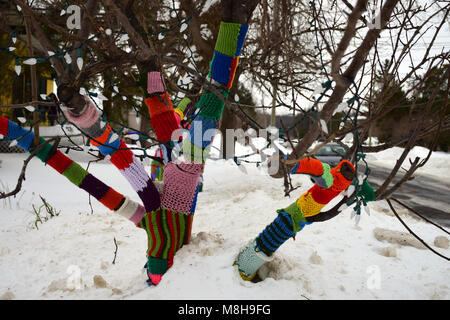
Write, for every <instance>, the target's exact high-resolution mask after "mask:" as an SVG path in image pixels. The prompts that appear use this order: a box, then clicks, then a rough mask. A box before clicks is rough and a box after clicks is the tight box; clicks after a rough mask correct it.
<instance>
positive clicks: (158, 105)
mask: <svg viewBox="0 0 450 320" xmlns="http://www.w3.org/2000/svg"><path fill="white" fill-rule="evenodd" d="M145 104H146V105H147V108H148V112H149V114H150V118H153V117H155V116H157V115H158V114H161V113H163V112H166V111H168V110H172V109H173V104H172V101H171V100H170V97H169V95H168V94H167V93H164V94H161V95H159V96H154V97H149V98H147V99H145Z"/></svg>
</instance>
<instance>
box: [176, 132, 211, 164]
mask: <svg viewBox="0 0 450 320" xmlns="http://www.w3.org/2000/svg"><path fill="white" fill-rule="evenodd" d="M210 150H211V146H210V145H209V146H208V147H206V148H202V147H200V146H197V145H196V144H194V143H192V142H191V140H190V139H189V137H187V138H186V139H184V140H183V145H182V147H181V153H182V154H183V156H184V157H185V158H186V159H188V161H190V162H194V163H198V164H201V163H205V161H206V159H207V158H208V155H209V152H210Z"/></svg>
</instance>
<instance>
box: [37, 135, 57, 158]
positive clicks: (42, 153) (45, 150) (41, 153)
mask: <svg viewBox="0 0 450 320" xmlns="http://www.w3.org/2000/svg"><path fill="white" fill-rule="evenodd" d="M39 142H40V143H41V144H42V143H44V142H45V139H44V138H42V137H40V138H39ZM52 148H53V145H52V144H51V143H47V144H46V145H45V146H43V147H42V148H41V149H40V150H39V151H38V152H37V153H36V157H38V158H39V159H41V161H42V162H46V160H47V157H48V154H49V153H50V151H51V150H52Z"/></svg>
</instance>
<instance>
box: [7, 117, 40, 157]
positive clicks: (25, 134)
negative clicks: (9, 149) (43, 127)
mask: <svg viewBox="0 0 450 320" xmlns="http://www.w3.org/2000/svg"><path fill="white" fill-rule="evenodd" d="M8 138H9V139H11V140H17V145H18V146H19V147H21V148H23V149H25V150H26V151H29V149H30V146H31V144H32V143H33V139H34V133H33V132H31V131H28V130H26V129H24V128H22V127H21V126H19V125H17V124H15V123H14V122H12V121H8Z"/></svg>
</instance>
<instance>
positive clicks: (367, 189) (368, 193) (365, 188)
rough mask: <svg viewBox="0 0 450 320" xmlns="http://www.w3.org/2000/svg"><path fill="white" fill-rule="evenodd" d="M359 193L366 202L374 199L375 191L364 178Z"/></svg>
mask: <svg viewBox="0 0 450 320" xmlns="http://www.w3.org/2000/svg"><path fill="white" fill-rule="evenodd" d="M360 194H361V195H362V196H363V198H364V200H365V201H366V202H370V201H373V200H375V191H374V190H373V188H372V186H371V185H370V184H369V183H368V182H367V180H365V181H364V182H363V184H362V185H361V190H360Z"/></svg>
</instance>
